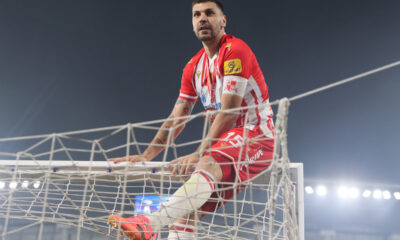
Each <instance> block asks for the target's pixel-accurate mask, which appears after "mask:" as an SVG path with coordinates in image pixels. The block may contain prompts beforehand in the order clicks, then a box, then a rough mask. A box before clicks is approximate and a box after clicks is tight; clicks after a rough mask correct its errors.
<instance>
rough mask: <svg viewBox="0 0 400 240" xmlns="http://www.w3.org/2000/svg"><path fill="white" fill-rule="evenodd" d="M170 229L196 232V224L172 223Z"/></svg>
mask: <svg viewBox="0 0 400 240" xmlns="http://www.w3.org/2000/svg"><path fill="white" fill-rule="evenodd" d="M169 231H177V232H187V233H195V231H194V226H192V225H186V224H180V223H174V224H171V225H170V226H169Z"/></svg>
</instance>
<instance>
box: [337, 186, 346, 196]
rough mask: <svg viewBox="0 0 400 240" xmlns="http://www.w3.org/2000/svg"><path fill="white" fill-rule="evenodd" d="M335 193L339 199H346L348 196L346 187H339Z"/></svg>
mask: <svg viewBox="0 0 400 240" xmlns="http://www.w3.org/2000/svg"><path fill="white" fill-rule="evenodd" d="M337 193H338V195H339V197H340V198H347V197H348V195H349V189H348V188H347V187H346V186H340V187H339V189H338V192H337Z"/></svg>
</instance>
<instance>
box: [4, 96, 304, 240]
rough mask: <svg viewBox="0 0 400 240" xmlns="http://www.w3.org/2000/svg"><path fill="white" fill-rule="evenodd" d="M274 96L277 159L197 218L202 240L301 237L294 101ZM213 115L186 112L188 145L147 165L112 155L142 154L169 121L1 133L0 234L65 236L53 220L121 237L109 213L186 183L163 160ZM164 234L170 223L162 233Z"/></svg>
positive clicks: (77, 234)
mask: <svg viewBox="0 0 400 240" xmlns="http://www.w3.org/2000/svg"><path fill="white" fill-rule="evenodd" d="M277 103H279V104H276V106H275V107H277V108H278V113H277V114H276V119H275V136H276V137H275V150H274V158H273V160H272V163H271V166H270V167H269V168H268V169H266V170H264V171H263V172H261V173H260V174H259V175H257V176H256V177H255V178H253V179H251V180H249V181H246V182H243V183H242V184H243V189H242V190H241V191H240V192H239V193H238V194H236V195H235V196H234V197H233V198H232V199H230V200H228V201H227V202H226V204H224V205H222V207H220V208H219V209H218V210H217V211H215V212H212V213H204V212H203V213H201V214H205V217H203V218H201V219H200V220H199V221H197V222H196V233H195V234H196V239H271V240H272V239H276V240H278V239H286V240H297V239H299V240H303V239H304V223H303V221H304V219H303V202H302V201H303V170H302V165H301V164H294V163H290V161H289V157H288V150H287V140H286V129H287V114H288V107H289V101H288V100H287V99H283V100H281V101H279V102H277ZM272 105H274V104H272ZM278 105H279V106H278ZM207 114H209V113H200V114H196V115H191V116H189V117H187V118H186V119H185V122H184V124H186V127H187V128H190V127H191V126H193V128H195V129H198V130H199V132H198V135H197V136H190V139H189V140H186V139H185V136H182V137H183V142H177V141H176V142H172V143H171V144H168V145H166V146H165V151H164V152H163V153H162V154H161V156H159V157H158V158H157V159H155V161H154V162H148V163H136V164H127V163H120V164H114V163H111V162H108V161H106V159H108V158H110V157H119V156H129V155H132V154H140V153H142V152H143V150H144V148H145V147H147V146H149V143H150V141H151V138H152V137H153V136H154V134H155V133H156V131H158V130H159V129H160V126H161V124H162V122H163V120H158V121H152V122H145V123H137V124H126V125H123V126H116V127H108V128H102V129H91V130H84V131H76V132H68V133H59V134H50V135H41V136H30V137H19V138H8V139H0V236H1V238H2V239H3V240H6V239H8V240H10V239H24V240H30V239H39V240H44V239H62V236H61V235H57V233H53V234H52V235H49V233H48V231H46V229H49V228H52V226H53V227H54V225H57V226H69V227H70V228H73V229H74V231H73V236H72V237H71V235H69V236H70V237H71V238H68V239H123V237H121V236H119V235H118V234H117V232H116V231H115V230H112V229H111V228H110V226H109V225H108V224H107V217H108V216H109V215H111V214H118V215H124V216H132V215H142V214H147V213H149V212H152V211H154V210H157V209H158V208H160V205H162V203H163V202H165V201H166V199H168V197H169V196H171V195H172V194H173V193H174V192H175V191H176V189H177V188H179V187H180V186H181V185H182V183H184V181H185V176H172V175H171V173H170V172H169V171H168V170H167V169H166V168H165V166H166V164H167V163H168V162H169V161H170V160H172V159H176V158H178V157H179V156H182V155H184V154H187V153H190V152H191V151H193V150H194V148H195V147H197V145H198V144H199V143H200V142H201V141H202V139H203V137H204V136H205V133H206V132H207V129H208V127H209V126H208V124H207V121H204V120H203V118H204V117H206V118H207ZM199 124H202V125H200V126H203V127H202V128H199V127H198V126H199ZM250 140H251V139H250ZM32 229H34V230H32ZM88 231H90V232H91V233H93V234H91V235H90V237H88V235H85V234H86V233H87V232H88ZM167 235H168V228H167V227H165V228H163V229H162V231H161V232H160V234H159V235H158V239H165V238H166V237H167ZM55 236H57V237H55Z"/></svg>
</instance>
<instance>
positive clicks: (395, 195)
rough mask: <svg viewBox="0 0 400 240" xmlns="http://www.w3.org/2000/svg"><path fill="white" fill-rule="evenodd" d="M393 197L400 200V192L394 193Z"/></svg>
mask: <svg viewBox="0 0 400 240" xmlns="http://www.w3.org/2000/svg"><path fill="white" fill-rule="evenodd" d="M393 196H394V198H396V200H400V192H395V193H393Z"/></svg>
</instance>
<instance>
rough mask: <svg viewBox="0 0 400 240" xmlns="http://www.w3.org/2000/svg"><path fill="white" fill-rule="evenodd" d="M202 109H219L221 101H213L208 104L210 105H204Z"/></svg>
mask: <svg viewBox="0 0 400 240" xmlns="http://www.w3.org/2000/svg"><path fill="white" fill-rule="evenodd" d="M204 109H205V110H206V111H209V110H220V109H221V103H220V102H219V103H213V104H210V105H204Z"/></svg>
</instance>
